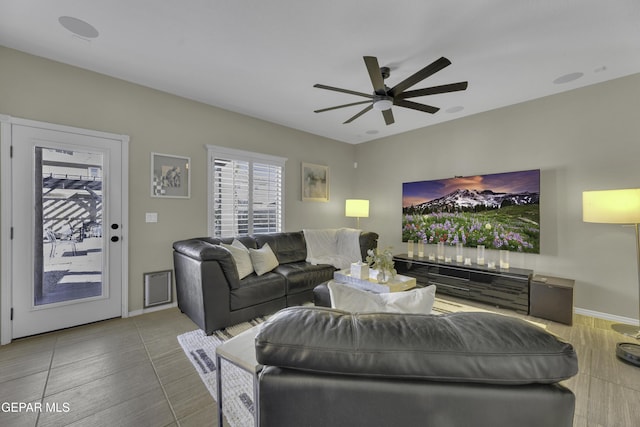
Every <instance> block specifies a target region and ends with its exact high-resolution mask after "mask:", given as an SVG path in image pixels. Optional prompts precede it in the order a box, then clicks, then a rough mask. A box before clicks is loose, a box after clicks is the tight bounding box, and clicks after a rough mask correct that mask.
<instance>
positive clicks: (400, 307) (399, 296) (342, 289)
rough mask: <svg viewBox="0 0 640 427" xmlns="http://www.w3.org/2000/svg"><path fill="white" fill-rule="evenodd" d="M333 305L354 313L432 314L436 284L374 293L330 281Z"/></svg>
mask: <svg viewBox="0 0 640 427" xmlns="http://www.w3.org/2000/svg"><path fill="white" fill-rule="evenodd" d="M329 294H330V295H331V307H332V308H337V309H339V310H344V311H349V312H352V313H415V314H430V313H431V309H432V308H433V301H434V298H435V296H436V286H435V285H431V286H427V287H425V288H416V289H412V290H410V291H405V292H394V293H384V294H374V293H373V292H368V291H365V290H362V289H357V288H354V287H351V286H347V285H344V284H341V283H337V282H335V281H331V282H329Z"/></svg>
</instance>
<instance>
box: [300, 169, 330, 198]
mask: <svg viewBox="0 0 640 427" xmlns="http://www.w3.org/2000/svg"><path fill="white" fill-rule="evenodd" d="M302 201H303V202H328V201H329V166H323V165H314V164H311V163H302Z"/></svg>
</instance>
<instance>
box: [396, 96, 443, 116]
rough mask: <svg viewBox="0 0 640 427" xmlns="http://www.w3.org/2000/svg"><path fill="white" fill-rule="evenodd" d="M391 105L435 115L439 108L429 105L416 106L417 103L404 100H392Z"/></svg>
mask: <svg viewBox="0 0 640 427" xmlns="http://www.w3.org/2000/svg"><path fill="white" fill-rule="evenodd" d="M393 104H394V105H397V106H399V107H405V108H411V109H412V110H418V111H424V112H425V113H431V114H433V113H437V112H438V110H440V108H438V107H432V106H431V105H424V104H418V103H417V102H413V101H407V100H405V99H397V98H395V99H394V100H393Z"/></svg>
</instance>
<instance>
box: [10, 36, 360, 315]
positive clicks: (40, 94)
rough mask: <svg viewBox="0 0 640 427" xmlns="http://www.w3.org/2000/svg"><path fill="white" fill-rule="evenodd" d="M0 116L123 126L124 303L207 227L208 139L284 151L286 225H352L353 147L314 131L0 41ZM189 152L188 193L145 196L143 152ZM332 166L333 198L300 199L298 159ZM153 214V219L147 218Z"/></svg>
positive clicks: (132, 302)
mask: <svg viewBox="0 0 640 427" xmlns="http://www.w3.org/2000/svg"><path fill="white" fill-rule="evenodd" d="M0 64H1V70H2V76H1V77H2V78H1V79H0V114H7V115H10V116H14V117H20V118H26V119H32V120H38V121H44V122H51V123H57V124H63V125H68V126H75V127H80V128H87V129H94V130H100V131H104V132H112V133H117V134H126V135H129V136H130V137H131V141H130V153H129V154H130V165H129V172H130V185H129V253H130V257H129V268H130V272H129V287H130V290H129V310H130V311H136V310H140V309H142V306H143V285H142V280H143V273H145V272H151V271H158V270H165V269H171V268H172V267H173V262H172V255H171V254H172V252H171V251H172V248H171V244H172V242H173V241H175V240H179V239H183V238H188V237H194V236H203V235H206V234H207V216H206V214H207V195H206V191H207V182H206V176H207V163H206V150H205V148H204V145H205V144H214V145H221V146H227V147H234V148H238V149H244V150H252V151H257V152H261V153H266V154H271V155H277V156H282V157H286V158H288V160H287V162H286V168H285V180H286V182H285V228H286V230H287V231H289V230H300V229H302V228H303V227H305V228H320V227H342V226H349V225H353V221H352V219H351V218H345V217H344V199H346V198H349V197H352V194H351V193H352V189H353V186H352V182H353V180H354V176H355V169H354V168H353V162H354V160H355V147H354V146H353V145H349V144H344V143H341V142H337V141H333V140H329V139H325V138H320V137H317V136H314V135H310V134H307V133H303V132H299V131H295V130H292V129H289V128H286V127H283V126H279V125H275V124H271V123H267V122H265V121H261V120H257V119H253V118H249V117H246V116H242V115H239V114H235V113H231V112H228V111H225V110H221V109H218V108H213V107H210V106H207V105H204V104H201V103H197V102H193V101H189V100H186V99H183V98H179V97H176V96H172V95H169V94H166V93H162V92H159V91H156V90H152V89H149V88H145V87H142V86H138V85H135V84H131V83H126V82H123V81H121V80H117V79H113V78H110V77H106V76H104V75H100V74H96V73H93V72H90V71H85V70H81V69H79V68H75V67H71V66H68V65H64V64H60V63H57V62H52V61H49V60H45V59H42V58H38V57H35V56H31V55H27V54H24V53H21V52H17V51H15V50H10V49H7V48H3V47H0ZM152 151H155V152H159V153H167V154H175V155H180V156H188V157H191V161H192V187H191V193H192V196H191V198H190V199H188V200H184V199H157V198H152V197H150V195H149V194H150V183H149V177H150V169H149V168H150V152H152ZM302 162H311V163H316V164H322V165H328V166H329V168H330V180H331V182H330V184H331V189H330V201H329V202H328V203H322V202H302V201H301V177H300V170H301V163H302ZM145 212H157V213H158V223H157V224H147V223H145Z"/></svg>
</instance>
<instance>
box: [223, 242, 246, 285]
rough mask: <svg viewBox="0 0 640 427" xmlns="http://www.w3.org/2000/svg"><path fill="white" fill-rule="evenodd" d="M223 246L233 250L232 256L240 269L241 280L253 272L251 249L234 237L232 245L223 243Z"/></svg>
mask: <svg viewBox="0 0 640 427" xmlns="http://www.w3.org/2000/svg"><path fill="white" fill-rule="evenodd" d="M222 246H223V247H224V248H226V249H227V250H229V252H231V256H232V257H233V260H234V261H235V262H236V268H237V269H238V276H239V277H240V280H242V279H244V278H245V277H247V276H248V275H250V274H251V273H253V264H252V263H251V256H250V255H249V249H247V247H246V246H245V245H243V244H242V243H240V241H239V240H237V239H234V240H233V242H231V244H230V245H228V244H226V243H222Z"/></svg>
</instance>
